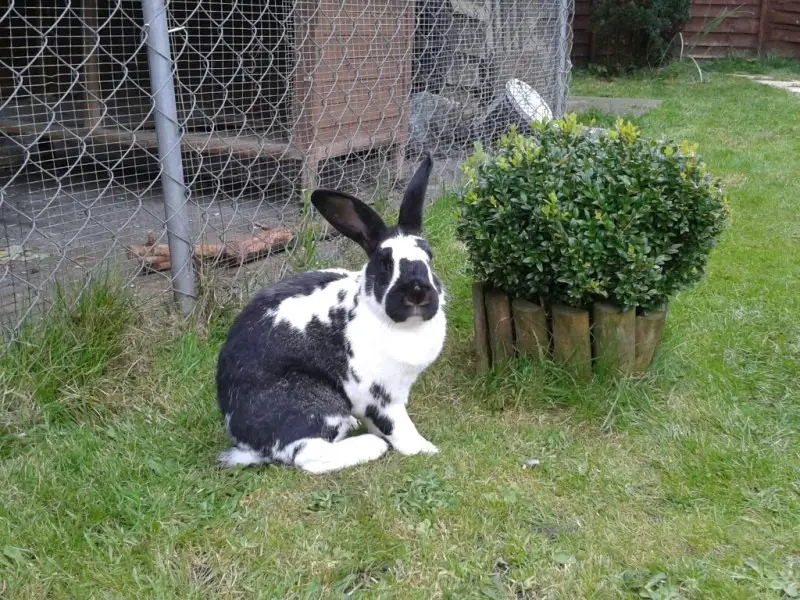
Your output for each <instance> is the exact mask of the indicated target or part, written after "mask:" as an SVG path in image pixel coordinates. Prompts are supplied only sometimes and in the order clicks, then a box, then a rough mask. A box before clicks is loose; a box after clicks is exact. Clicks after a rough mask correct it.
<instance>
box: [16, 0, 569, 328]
mask: <svg viewBox="0 0 800 600" xmlns="http://www.w3.org/2000/svg"><path fill="white" fill-rule="evenodd" d="M148 1H150V0H148ZM571 4H572V3H571V0H563V1H562V0H380V1H378V0H313V1H312V0H200V1H191V2H190V1H188V0H169V1H167V2H165V3H164V4H163V5H162V7H161V10H163V11H166V17H167V22H168V36H169V52H168V53H167V55H166V56H163V57H162V58H163V59H164V60H167V61H171V69H172V80H173V85H174V92H175V106H174V109H175V114H177V119H178V123H177V125H178V126H179V139H180V144H179V145H180V155H181V159H182V160H181V162H182V171H183V173H182V181H181V182H180V183H181V185H182V186H183V190H184V193H183V200H182V201H183V202H184V203H185V206H184V207H183V208H184V213H183V214H184V215H185V218H186V223H185V225H186V231H188V232H189V234H188V236H189V239H188V240H185V241H186V242H188V243H189V244H191V245H192V246H191V247H192V250H193V252H194V253H195V259H198V258H203V257H204V256H206V255H208V256H211V257H212V258H213V259H214V260H216V262H217V263H218V264H219V265H220V266H219V269H220V270H222V271H224V270H225V268H226V267H229V266H230V261H229V262H228V263H226V264H225V266H223V265H222V264H221V263H220V260H219V259H220V257H221V256H223V255H224V256H228V255H230V254H233V255H235V258H236V257H238V258H237V259H236V260H238V262H236V260H233V262H234V263H235V265H238V266H239V267H240V268H239V269H233V270H230V269H228V270H227V271H226V272H228V273H229V275H230V277H232V278H236V277H238V276H240V273H241V272H242V269H241V266H242V264H243V263H247V269H248V272H249V273H258V274H260V275H263V279H264V280H265V281H266V280H269V279H275V278H278V277H281V276H283V275H285V273H286V272H287V269H290V268H291V259H292V257H293V256H294V255H296V254H297V253H298V252H299V250H298V248H299V245H298V243H297V240H298V239H299V237H298V236H299V232H300V231H301V230H302V228H303V227H304V225H305V223H306V220H307V212H306V210H305V208H304V207H305V206H306V202H305V198H306V197H307V196H306V194H307V192H310V191H312V190H313V189H314V188H315V187H318V186H326V187H337V188H340V189H343V190H346V191H349V192H351V193H354V194H357V195H359V196H360V197H362V198H363V199H365V200H367V201H376V200H378V199H382V200H390V201H391V200H394V199H395V198H396V197H397V196H398V195H399V192H400V191H401V188H402V185H403V184H404V182H405V180H406V178H407V177H408V171H410V170H411V169H413V168H414V166H415V165H416V163H417V161H418V158H419V156H420V153H421V152H423V151H430V152H432V153H433V154H434V156H435V158H436V164H437V176H438V177H439V178H440V179H441V180H442V181H443V182H445V183H453V182H455V181H456V180H457V178H458V172H459V171H458V166H459V164H460V163H461V161H462V160H463V159H464V158H465V156H466V155H467V154H468V153H469V152H470V151H471V149H472V147H473V144H474V143H475V142H476V141H481V142H484V143H491V142H492V141H493V140H495V139H497V138H498V137H499V135H500V134H502V132H503V131H504V130H505V129H506V128H507V127H508V125H509V123H510V119H511V117H510V116H509V115H512V116H513V115H516V117H518V116H519V114H518V112H516V113H515V110H517V109H518V106H513V105H510V104H509V92H508V85H507V84H508V82H509V81H511V80H520V81H522V82H524V83H525V84H527V85H529V86H530V88H525V89H533V90H535V91H536V92H537V93H538V94H539V95H540V96H541V98H542V99H543V100H544V102H545V103H546V104H547V105H548V106H549V107H550V108H551V109H553V112H555V113H556V114H560V113H561V112H562V111H563V103H564V99H565V94H566V84H567V78H568V75H569V70H570V63H569V48H570V43H571V36H570V33H569V21H570V18H571V11H572V6H571ZM152 35H153V32H152V31H151V30H150V24H149V23H146V22H145V19H144V16H143V10H142V3H141V0H110V1H107V2H98V1H97V0H78V1H70V0H60V1H59V2H55V3H53V5H52V6H48V5H43V3H41V2H39V1H38V0H6V2H5V5H4V7H0V37H1V38H2V41H0V226H1V227H2V234H0V331H2V333H3V337H8V335H11V336H13V335H14V332H16V331H17V330H18V328H19V327H20V325H21V324H22V323H23V322H24V321H25V320H26V319H27V318H29V317H31V316H32V315H35V314H37V313H41V312H42V311H45V310H47V307H48V306H49V304H50V302H51V299H52V296H53V289H54V286H55V285H56V284H64V285H66V284H69V283H70V282H73V281H84V280H85V278H86V276H87V275H92V274H95V273H98V272H101V270H102V271H106V270H108V269H114V270H116V271H120V272H122V273H123V274H124V276H125V277H126V278H127V280H128V281H129V282H130V284H131V286H132V287H133V288H135V289H136V290H137V291H140V292H150V293H154V294H157V295H164V294H165V293H167V292H169V291H171V289H172V286H173V284H174V283H175V282H174V281H173V275H172V271H170V267H175V265H170V257H169V256H168V255H165V254H164V252H165V251H164V247H163V246H162V245H163V244H166V242H167V223H166V219H165V205H164V200H165V199H164V189H163V187H162V175H163V174H164V173H163V171H164V168H165V167H164V165H165V163H164V161H163V158H164V157H163V155H161V154H160V153H159V146H158V141H159V135H163V132H159V131H158V130H157V127H156V118H155V116H156V114H157V111H158V110H159V107H158V106H157V102H156V101H155V100H154V99H155V98H156V96H157V94H156V92H157V91H158V90H157V89H155V88H154V82H153V80H152V79H151V72H150V70H149V66H150V64H149V62H148V60H153V58H152V56H153V55H152V53H151V54H150V58H148V56H149V55H148V48H149V44H151V42H152V38H150V37H149V36H152ZM512 104H513V103H512ZM511 120H513V119H511ZM166 175H169V173H167V174H166ZM137 245H138V246H140V247H143V248H146V249H149V250H148V252H149V254H148V255H147V256H144V257H142V256H141V255H140V254H141V252H142V249H141V248H139V249H138V250H136V249H135V248H134V251H132V250H131V247H132V246H137ZM253 250H255V251H253ZM137 252H138V253H139V254H137ZM226 252H227V254H225V253H226ZM159 253H160V254H159ZM156 255H158V256H156ZM334 258H335V257H334ZM251 259H253V260H252V261H251ZM198 264H199V263H198ZM196 267H197V264H195V265H194V267H193V266H192V265H188V266H187V268H196Z"/></svg>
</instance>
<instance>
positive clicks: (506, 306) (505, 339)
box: [484, 289, 514, 367]
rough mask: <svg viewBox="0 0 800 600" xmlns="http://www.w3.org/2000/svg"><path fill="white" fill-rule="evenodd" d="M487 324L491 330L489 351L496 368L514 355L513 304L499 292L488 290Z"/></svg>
mask: <svg viewBox="0 0 800 600" xmlns="http://www.w3.org/2000/svg"><path fill="white" fill-rule="evenodd" d="M484 302H485V303H486V322H487V325H488V329H489V349H490V351H491V355H492V359H491V360H492V366H493V367H496V366H497V365H499V364H500V363H501V362H503V361H504V360H507V359H509V358H511V357H512V356H513V355H514V326H513V321H512V319H511V302H510V301H509V299H508V296H507V295H506V294H505V293H503V292H501V291H499V290H492V289H489V290H486V292H485V294H484Z"/></svg>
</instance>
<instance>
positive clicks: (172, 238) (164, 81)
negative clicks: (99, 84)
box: [142, 0, 195, 316]
mask: <svg viewBox="0 0 800 600" xmlns="http://www.w3.org/2000/svg"><path fill="white" fill-rule="evenodd" d="M142 13H143V17H144V28H145V35H146V41H147V62H148V64H149V67H150V88H151V91H152V94H153V106H154V108H155V111H154V113H155V114H154V117H155V122H156V135H157V136H158V158H159V161H160V162H161V182H162V186H163V189H164V209H165V212H166V225H167V241H168V243H169V254H170V270H171V273H172V289H173V293H174V295H175V300H176V302H177V303H178V305H179V306H180V309H181V312H182V313H183V315H184V316H186V315H188V314H189V313H190V312H191V311H192V309H193V308H194V303H195V279H194V269H193V267H192V241H191V230H190V225H189V214H188V212H187V210H186V186H185V185H184V181H183V165H182V163H181V132H180V126H179V124H178V108H177V105H176V103H175V85H174V82H173V79H172V68H173V63H172V56H171V54H170V43H169V30H168V28H167V7H166V4H165V2H164V0H142Z"/></svg>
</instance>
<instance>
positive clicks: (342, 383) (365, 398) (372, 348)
mask: <svg viewBox="0 0 800 600" xmlns="http://www.w3.org/2000/svg"><path fill="white" fill-rule="evenodd" d="M431 169H432V161H431V158H430V156H426V157H425V160H424V161H423V163H422V165H421V166H420V168H419V169H418V170H417V172H416V173H415V175H414V177H413V178H412V179H411V181H410V183H409V185H408V188H407V189H406V193H405V196H404V199H403V202H402V204H401V208H400V218H399V221H398V224H397V225H395V226H393V227H388V226H386V225H385V224H384V222H383V220H382V219H381V218H380V217H379V216H378V215H377V213H375V212H374V211H373V210H372V209H371V208H370V207H369V206H367V205H366V204H364V203H363V202H361V201H360V200H358V199H357V198H354V197H352V196H350V195H347V194H344V193H341V192H335V191H328V190H317V191H315V192H314V193H313V194H312V197H311V201H312V203H313V205H314V206H315V207H316V208H317V210H318V211H319V212H320V213H321V214H322V215H323V216H324V217H325V218H326V219H327V220H328V221H329V222H330V223H331V224H332V225H333V226H334V227H336V228H337V229H338V230H339V231H340V232H341V233H342V234H344V235H345V236H347V237H349V238H350V239H352V240H353V241H355V242H356V243H358V244H359V245H360V246H361V247H362V248H363V249H364V250H365V251H366V253H367V257H368V260H367V263H366V264H365V265H364V267H363V268H362V269H361V270H359V271H345V270H342V269H329V270H323V271H310V272H306V273H301V274H299V275H296V276H294V277H291V278H289V279H286V280H284V281H282V282H279V283H277V284H275V285H273V286H271V287H268V288H266V289H264V290H261V291H260V292H259V293H258V294H256V296H255V297H254V298H253V299H252V300H251V302H250V303H249V304H248V306H247V307H245V309H244V310H243V311H242V312H241V313H240V314H239V315H238V316H237V318H236V319H235V321H234V323H233V325H232V326H231V329H230V331H229V334H228V338H227V340H226V342H225V344H224V345H223V347H222V349H221V351H220V356H219V360H218V365H217V402H218V405H219V408H220V410H221V412H222V414H223V416H224V420H225V426H226V430H227V431H228V434H229V435H230V437H231V438H232V440H233V442H234V445H233V447H232V448H229V449H227V450H225V451H223V452H222V453H221V454H220V456H219V461H220V463H221V464H223V465H224V466H236V465H252V464H260V463H279V464H286V465H294V466H296V467H299V468H301V469H303V470H306V471H308V472H312V473H322V472H328V471H335V470H338V469H342V468H345V467H350V466H353V465H356V464H360V463H364V462H368V461H371V460H375V459H377V458H379V457H380V456H382V455H383V454H384V453H385V452H386V451H387V450H388V449H389V447H392V448H394V449H395V450H397V451H398V452H400V453H402V454H407V455H408V454H417V453H421V452H422V453H430V454H432V453H435V452H437V451H438V450H437V448H436V447H435V446H434V445H433V444H431V443H430V442H429V441H428V440H426V439H425V438H424V437H423V436H422V435H421V434H420V433H419V432H418V431H417V428H416V427H415V425H414V423H413V422H412V421H411V419H410V418H409V416H408V412H407V411H406V405H407V403H408V399H409V394H410V391H411V387H412V386H413V384H414V382H415V381H416V379H417V378H418V377H419V375H420V374H421V373H422V372H423V371H424V370H425V369H426V368H427V367H428V366H429V365H430V364H431V363H433V362H434V361H435V360H436V358H437V357H438V356H439V354H440V352H441V350H442V347H443V344H444V340H445V330H446V322H445V315H444V304H445V294H444V290H443V289H442V285H441V282H440V281H439V279H438V278H437V277H436V275H435V274H434V272H433V269H432V267H431V261H432V259H433V255H432V252H431V249H430V247H429V246H428V244H427V243H426V242H425V240H424V239H423V238H422V237H421V234H422V208H423V204H424V199H425V191H426V188H427V184H428V180H429V177H430V172H431ZM359 419H360V420H363V421H364V422H365V424H366V426H367V429H368V433H364V434H361V435H356V436H352V437H348V434H349V433H350V432H351V431H352V430H353V429H355V428H357V427H358V424H359Z"/></svg>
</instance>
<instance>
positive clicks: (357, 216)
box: [311, 190, 386, 254]
mask: <svg viewBox="0 0 800 600" xmlns="http://www.w3.org/2000/svg"><path fill="white" fill-rule="evenodd" d="M311 203H312V204H313V205H314V207H315V208H316V209H317V210H318V211H319V212H320V214H321V215H322V216H323V217H325V220H326V221H328V223H330V224H331V225H333V226H334V227H335V228H336V229H337V230H338V231H339V232H340V233H341V234H342V235H345V236H347V237H349V238H350V239H351V240H353V241H354V242H355V243H356V244H358V245H359V246H361V247H362V248H363V249H364V250H366V252H367V254H372V252H373V251H374V250H375V249H376V248H377V247H378V244H380V243H381V241H382V240H383V239H384V238H385V237H386V224H385V223H384V222H383V219H381V217H380V215H379V214H378V213H376V212H375V211H374V210H372V209H371V208H370V207H369V206H367V205H366V204H364V203H363V202H362V201H361V200H359V199H358V198H355V197H354V196H351V195H349V194H345V193H344V192H335V191H332V190H316V191H314V193H312V194H311Z"/></svg>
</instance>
